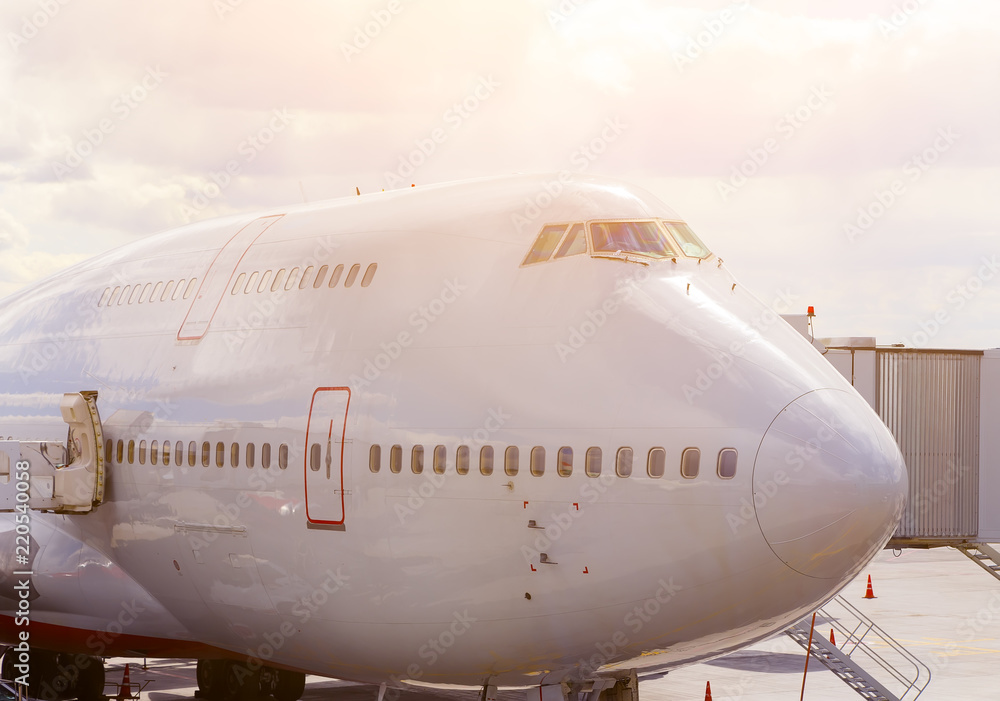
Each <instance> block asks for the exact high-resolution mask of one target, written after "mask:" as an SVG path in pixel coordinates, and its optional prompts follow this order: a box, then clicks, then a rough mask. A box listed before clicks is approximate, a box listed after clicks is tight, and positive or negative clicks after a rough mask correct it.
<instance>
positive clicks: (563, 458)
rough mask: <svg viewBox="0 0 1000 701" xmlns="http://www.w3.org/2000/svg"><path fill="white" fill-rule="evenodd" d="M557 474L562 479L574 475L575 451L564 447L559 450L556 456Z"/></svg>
mask: <svg viewBox="0 0 1000 701" xmlns="http://www.w3.org/2000/svg"><path fill="white" fill-rule="evenodd" d="M556 458H557V460H556V473H557V474H558V475H559V476H560V477H569V476H570V475H572V474H573V449H572V448H570V447H569V446H566V445H564V446H563V447H562V448H560V449H559V453H558V455H557V456H556Z"/></svg>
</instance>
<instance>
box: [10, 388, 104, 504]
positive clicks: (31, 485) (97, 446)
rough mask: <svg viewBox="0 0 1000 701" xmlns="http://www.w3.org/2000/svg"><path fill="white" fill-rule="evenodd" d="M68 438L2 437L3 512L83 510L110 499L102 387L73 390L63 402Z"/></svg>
mask: <svg viewBox="0 0 1000 701" xmlns="http://www.w3.org/2000/svg"><path fill="white" fill-rule="evenodd" d="M59 410H60V413H61V414H62V418H63V421H65V422H66V424H67V425H68V427H69V431H68V435H67V438H66V442H65V443H61V442H57V441H0V512H11V511H15V510H17V508H18V507H19V506H20V507H21V508H24V505H26V506H27V508H30V509H33V510H36V511H54V512H56V513H70V514H81V513H88V512H89V511H91V510H93V509H94V508H96V507H97V506H99V505H100V503H101V502H102V501H103V499H104V480H105V471H104V454H103V451H102V450H101V445H102V444H103V436H102V431H101V418H100V415H99V414H98V413H97V392H72V393H67V394H64V395H63V398H62V401H61V402H60V403H59Z"/></svg>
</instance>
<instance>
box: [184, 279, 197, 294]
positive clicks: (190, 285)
mask: <svg viewBox="0 0 1000 701" xmlns="http://www.w3.org/2000/svg"><path fill="white" fill-rule="evenodd" d="M197 282H198V278H196V277H193V278H191V282H189V283H188V286H187V289H186V290H184V299H187V298H188V297H190V296H191V293H192V292H194V286H195V284H196V283H197Z"/></svg>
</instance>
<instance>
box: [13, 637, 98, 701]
mask: <svg viewBox="0 0 1000 701" xmlns="http://www.w3.org/2000/svg"><path fill="white" fill-rule="evenodd" d="M17 654H18V653H17V651H16V650H15V649H14V648H10V649H9V650H7V652H6V653H5V654H4V656H3V661H2V662H0V676H2V677H3V678H4V679H15V678H16V677H19V676H21V675H20V674H19V673H18V670H17V667H16V666H15V665H16V664H17ZM30 659H31V663H30V664H31V668H30V671H29V672H28V695H29V696H33V697H35V698H40V699H78V700H79V701H99V700H100V699H102V698H103V695H104V661H103V660H101V658H100V657H91V656H90V655H70V654H67V653H61V652H50V651H48V650H39V649H37V648H36V649H33V650H32V651H31V658H30Z"/></svg>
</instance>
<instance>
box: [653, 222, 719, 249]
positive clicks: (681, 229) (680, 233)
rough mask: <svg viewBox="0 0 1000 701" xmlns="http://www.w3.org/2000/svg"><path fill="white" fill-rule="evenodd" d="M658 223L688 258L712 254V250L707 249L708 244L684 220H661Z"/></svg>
mask: <svg viewBox="0 0 1000 701" xmlns="http://www.w3.org/2000/svg"><path fill="white" fill-rule="evenodd" d="M660 223H661V224H663V226H664V227H665V228H666V230H667V231H668V232H669V233H670V235H671V236H673V237H674V241H676V242H677V244H678V245H679V246H680V247H681V251H683V252H684V255H686V256H688V257H690V258H708V256H710V255H712V252H711V251H709V250H708V246H706V245H705V244H704V242H703V241H702V240H701V239H700V238H698V236H697V234H695V233H694V232H693V231H691V227H690V226H688V225H687V224H685V223H684V222H681V221H661V222H660Z"/></svg>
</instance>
